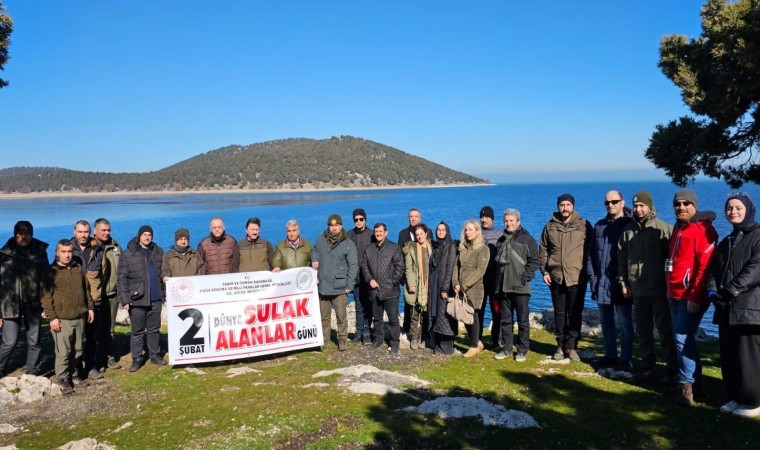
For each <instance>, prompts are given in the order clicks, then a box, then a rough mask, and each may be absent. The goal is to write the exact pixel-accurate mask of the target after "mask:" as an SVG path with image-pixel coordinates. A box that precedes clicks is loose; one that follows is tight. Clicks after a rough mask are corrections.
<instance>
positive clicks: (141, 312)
mask: <svg viewBox="0 0 760 450" xmlns="http://www.w3.org/2000/svg"><path fill="white" fill-rule="evenodd" d="M129 319H130V322H132V341H131V343H130V348H131V351H132V359H133V360H134V361H141V360H142V350H143V345H144V344H145V341H146V340H147V341H148V357H150V358H152V357H154V356H158V357H159V358H160V357H161V344H160V340H159V335H158V332H159V330H160V328H161V302H150V306H130V307H129ZM146 335H147V339H146Z"/></svg>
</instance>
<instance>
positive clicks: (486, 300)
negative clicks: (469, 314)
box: [478, 293, 503, 348]
mask: <svg viewBox="0 0 760 450" xmlns="http://www.w3.org/2000/svg"><path fill="white" fill-rule="evenodd" d="M498 302H499V300H498V299H497V298H496V296H495V295H493V294H488V293H487V294H485V295H484V296H483V307H482V308H480V312H479V313H478V314H479V316H478V320H480V339H481V340H482V339H483V327H485V320H486V306H487V305H490V307H491V345H492V346H493V347H494V348H496V347H501V344H502V341H503V338H502V336H501V329H500V325H501V311H500V308H499V306H498Z"/></svg>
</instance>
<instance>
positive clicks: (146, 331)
mask: <svg viewBox="0 0 760 450" xmlns="http://www.w3.org/2000/svg"><path fill="white" fill-rule="evenodd" d="M163 258H164V250H163V249H162V248H161V247H159V246H158V245H156V243H155V242H153V228H151V227H150V226H148V225H143V226H141V227H140V230H139V231H138V232H137V236H136V237H134V238H133V239H132V240H131V241H129V244H128V245H127V250H126V251H125V252H124V253H122V255H121V258H120V259H119V267H118V268H117V285H118V289H117V290H118V293H119V302H120V303H121V304H122V305H123V306H124V309H126V310H127V312H129V318H130V321H131V322H132V341H131V342H130V350H131V352H132V366H131V367H130V368H129V371H130V372H136V371H137V370H139V369H140V367H141V366H142V362H143V358H142V350H143V344H144V342H145V340H146V335H147V341H148V356H149V357H150V361H151V362H152V363H153V364H155V365H157V366H163V365H166V361H164V358H163V357H162V356H161V346H160V344H159V335H158V332H159V328H161V306H162V303H163V302H164V301H165V299H166V292H165V290H164V283H163V282H162V281H161V265H162V261H163Z"/></svg>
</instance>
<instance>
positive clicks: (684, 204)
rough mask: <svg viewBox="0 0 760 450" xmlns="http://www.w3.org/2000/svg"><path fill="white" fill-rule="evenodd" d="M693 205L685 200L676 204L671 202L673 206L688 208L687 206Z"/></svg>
mask: <svg viewBox="0 0 760 450" xmlns="http://www.w3.org/2000/svg"><path fill="white" fill-rule="evenodd" d="M693 204H694V203H692V202H690V201H686V200H683V201H681V200H679V201H677V202H673V206H689V205H693Z"/></svg>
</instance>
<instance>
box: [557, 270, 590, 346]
mask: <svg viewBox="0 0 760 450" xmlns="http://www.w3.org/2000/svg"><path fill="white" fill-rule="evenodd" d="M549 290H550V292H551V295H552V304H553V305H554V327H555V331H554V335H555V336H556V337H557V346H558V347H561V348H563V349H564V350H576V349H577V348H578V339H579V338H580V335H581V325H582V324H583V302H584V297H585V295H586V286H585V283H584V284H583V285H580V284H576V285H574V286H566V285H565V284H564V283H563V284H557V283H554V282H552V284H551V285H550V286H549Z"/></svg>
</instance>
